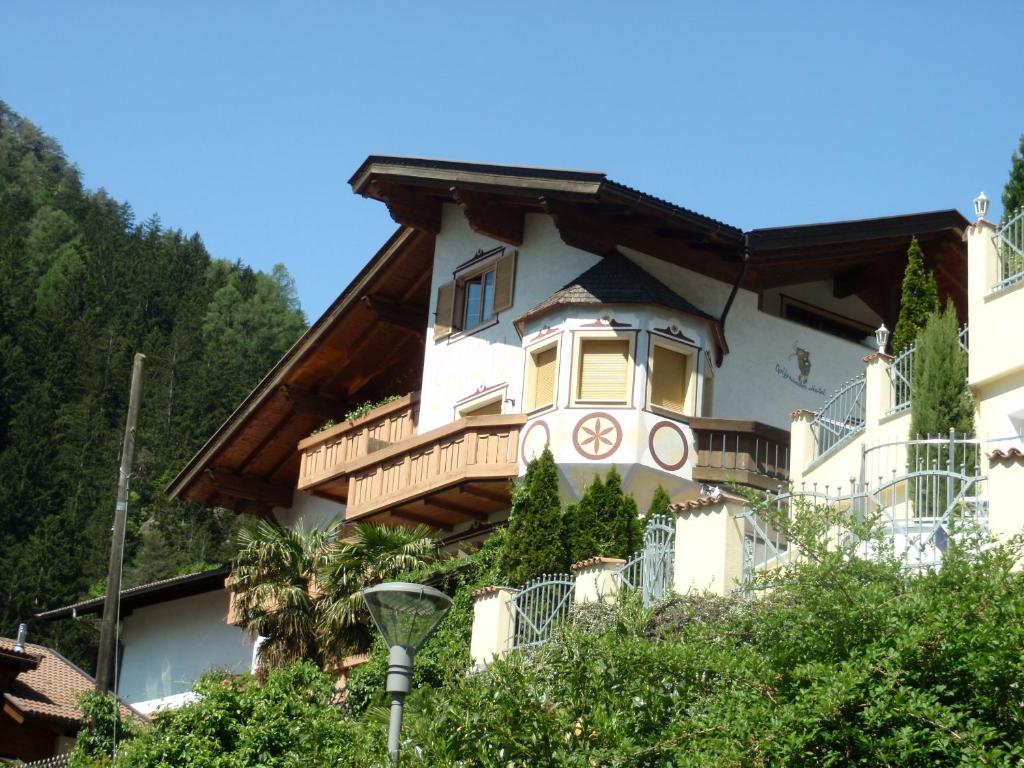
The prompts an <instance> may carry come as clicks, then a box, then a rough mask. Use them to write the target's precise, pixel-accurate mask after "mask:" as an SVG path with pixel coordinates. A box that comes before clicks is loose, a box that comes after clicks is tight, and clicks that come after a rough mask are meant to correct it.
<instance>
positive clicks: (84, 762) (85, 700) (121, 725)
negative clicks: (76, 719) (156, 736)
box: [69, 691, 138, 768]
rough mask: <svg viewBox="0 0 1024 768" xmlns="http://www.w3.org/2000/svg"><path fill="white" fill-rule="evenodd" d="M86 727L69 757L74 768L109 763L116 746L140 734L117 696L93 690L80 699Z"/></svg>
mask: <svg viewBox="0 0 1024 768" xmlns="http://www.w3.org/2000/svg"><path fill="white" fill-rule="evenodd" d="M78 706H79V708H80V709H81V710H82V722H83V725H82V728H81V730H80V731H79V732H78V737H77V739H76V741H75V748H74V750H73V751H72V753H71V757H70V759H69V766H70V768H95V767H97V766H103V765H109V763H110V757H111V755H113V754H114V748H115V747H117V746H119V745H121V744H123V743H124V742H127V741H130V740H131V739H133V738H135V736H136V735H137V734H138V726H137V723H136V722H135V721H134V720H132V719H131V718H130V717H125V716H123V715H122V713H121V710H120V707H119V706H118V704H117V701H116V700H115V699H114V697H113V696H104V695H103V694H102V693H96V692H95V691H89V692H87V693H85V694H83V695H82V698H81V699H79V702H78Z"/></svg>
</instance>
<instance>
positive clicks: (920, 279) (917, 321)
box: [890, 237, 939, 355]
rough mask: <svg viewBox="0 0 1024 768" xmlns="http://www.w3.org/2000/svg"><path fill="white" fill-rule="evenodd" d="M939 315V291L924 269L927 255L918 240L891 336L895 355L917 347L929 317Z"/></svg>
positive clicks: (909, 254) (914, 242)
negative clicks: (915, 345) (919, 336)
mask: <svg viewBox="0 0 1024 768" xmlns="http://www.w3.org/2000/svg"><path fill="white" fill-rule="evenodd" d="M938 311H939V289H938V286H936V284H935V276H934V275H932V273H931V271H929V270H928V269H927V268H925V265H924V253H923V252H922V251H921V246H920V245H919V244H918V242H917V238H916V237H915V238H914V239H913V240H911V241H910V248H909V249H908V250H907V268H906V270H904V272H903V293H902V296H901V297H900V317H899V320H898V321H897V322H896V328H895V329H894V330H893V332H892V345H891V346H890V349H892V354H894V355H898V354H899V353H900V352H902V351H903V350H905V349H906V348H907V347H909V346H911V345H912V344H913V343H914V340H915V339H916V338H917V334H918V332H919V331H920V330H921V329H922V328H924V326H925V323H927V322H928V317H929V316H930V315H931V314H933V313H935V312H938Z"/></svg>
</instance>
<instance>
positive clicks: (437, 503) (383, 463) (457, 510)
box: [346, 414, 526, 529]
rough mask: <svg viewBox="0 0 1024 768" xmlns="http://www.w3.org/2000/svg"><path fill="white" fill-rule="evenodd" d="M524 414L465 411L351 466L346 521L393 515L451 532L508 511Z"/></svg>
mask: <svg viewBox="0 0 1024 768" xmlns="http://www.w3.org/2000/svg"><path fill="white" fill-rule="evenodd" d="M525 423H526V416H525V414H501V415H494V416H467V417H466V418H464V419H460V420H459V421H456V422H453V423H452V424H448V425H446V426H444V427H441V428H439V429H435V430H432V431H430V432H426V433H424V434H422V435H417V436H416V437H413V438H411V439H409V440H405V441H403V442H402V443H399V444H397V445H393V446H391V447H389V448H385V449H384V450H381V451H378V452H376V453H373V454H370V455H368V456H366V457H365V458H362V459H358V460H356V461H353V462H351V463H349V464H348V465H347V466H346V470H347V472H348V474H349V489H348V500H347V501H348V511H347V514H346V519H347V520H352V519H355V518H366V517H378V516H382V515H389V516H391V517H392V518H398V519H400V520H405V521H409V522H414V523H427V524H428V525H431V526H433V527H437V528H443V529H450V528H451V527H452V526H453V525H455V524H456V523H460V522H464V521H466V520H478V521H481V522H482V521H485V520H487V518H488V516H489V515H491V514H493V513H495V512H499V511H502V510H504V509H507V508H508V506H509V503H510V498H511V483H510V481H511V480H512V479H513V478H514V477H516V476H517V475H518V474H519V432H520V429H521V428H522V426H523V424H525Z"/></svg>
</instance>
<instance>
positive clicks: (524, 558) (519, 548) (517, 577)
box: [504, 448, 569, 584]
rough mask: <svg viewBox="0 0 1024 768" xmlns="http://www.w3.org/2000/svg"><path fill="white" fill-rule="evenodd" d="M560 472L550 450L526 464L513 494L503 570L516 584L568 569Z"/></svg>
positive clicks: (547, 449)
mask: <svg viewBox="0 0 1024 768" xmlns="http://www.w3.org/2000/svg"><path fill="white" fill-rule="evenodd" d="M563 535H564V531H563V520H562V506H561V501H560V499H559V497H558V469H557V468H556V467H555V458H554V456H552V455H551V449H550V448H545V449H544V452H543V453H541V455H540V456H538V457H537V458H535V459H534V460H533V461H531V462H530V463H529V464H527V465H526V474H525V475H524V476H523V478H522V480H520V481H519V482H518V483H517V484H516V486H515V488H514V489H513V491H512V511H511V513H510V514H509V527H508V539H507V543H506V545H505V553H504V570H505V574H506V575H507V577H508V579H509V581H510V582H511V583H513V584H523V583H525V582H527V581H529V580H530V579H532V578H535V577H537V576H540V575H541V574H543V573H561V572H563V571H565V570H566V569H567V567H568V565H569V564H568V562H567V559H566V549H565V543H564V538H563Z"/></svg>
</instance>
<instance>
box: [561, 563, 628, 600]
mask: <svg viewBox="0 0 1024 768" xmlns="http://www.w3.org/2000/svg"><path fill="white" fill-rule="evenodd" d="M625 563H626V561H625V560H621V559H619V558H617V557H591V558H589V559H588V560H583V561H581V562H579V563H576V564H575V565H574V566H573V567H572V572H573V574H574V575H575V576H576V587H575V589H574V590H573V602H574V603H575V604H576V605H580V604H582V603H596V602H606V603H611V602H614V601H615V597H616V595H618V594H619V588H620V586H621V583H622V579H621V578H619V574H618V572H619V569H620V568H622V566H623V565H625Z"/></svg>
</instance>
